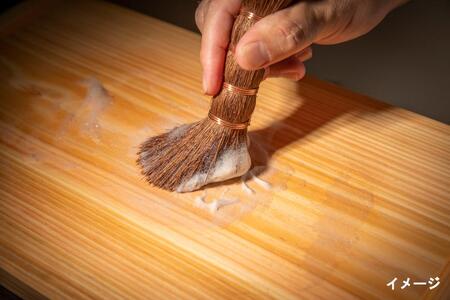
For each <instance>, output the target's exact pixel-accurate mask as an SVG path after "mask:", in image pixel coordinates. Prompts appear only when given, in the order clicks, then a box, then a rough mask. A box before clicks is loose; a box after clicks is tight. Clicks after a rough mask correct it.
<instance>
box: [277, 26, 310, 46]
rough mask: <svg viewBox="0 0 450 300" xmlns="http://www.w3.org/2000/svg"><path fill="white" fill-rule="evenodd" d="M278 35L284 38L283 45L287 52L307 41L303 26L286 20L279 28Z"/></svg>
mask: <svg viewBox="0 0 450 300" xmlns="http://www.w3.org/2000/svg"><path fill="white" fill-rule="evenodd" d="M277 33H278V34H279V35H280V36H281V37H282V40H283V41H284V42H283V45H281V46H282V47H283V48H285V49H286V50H292V49H295V48H297V47H298V46H299V45H301V44H302V42H303V41H304V39H305V30H304V28H303V26H302V24H300V23H298V22H295V21H292V20H289V21H288V20H286V21H284V22H283V23H281V24H280V25H279V26H278V27H277Z"/></svg>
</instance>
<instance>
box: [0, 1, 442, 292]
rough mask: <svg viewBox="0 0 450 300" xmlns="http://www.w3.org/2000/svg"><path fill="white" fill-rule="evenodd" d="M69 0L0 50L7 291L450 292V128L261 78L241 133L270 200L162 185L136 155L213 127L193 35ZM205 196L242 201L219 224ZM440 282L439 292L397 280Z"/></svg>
mask: <svg viewBox="0 0 450 300" xmlns="http://www.w3.org/2000/svg"><path fill="white" fill-rule="evenodd" d="M67 2H68V3H65V4H57V5H56V6H54V7H53V8H51V9H49V10H48V12H47V13H45V14H42V15H41V16H40V17H39V18H37V19H36V20H34V21H33V22H31V23H30V22H27V23H28V24H27V25H25V26H23V27H21V28H18V29H17V30H16V31H15V33H11V34H9V35H7V36H6V37H4V38H2V39H1V40H0V99H1V101H0V152H1V155H0V176H1V178H0V179H1V180H0V268H1V272H0V275H1V276H0V284H2V285H5V286H6V287H7V288H9V289H11V290H12V291H14V292H16V293H17V294H19V295H23V296H24V297H26V298H43V297H48V298H53V299H57V298H77V299H83V298H104V299H116V298H122V299H125V298H126V299H138V298H146V299H175V298H176V299H181V298H199V299H222V298H228V299H247V298H252V299H256V298H260V299H272V298H277V299H355V298H363V299H390V298H395V299H418V298H421V297H427V298H431V299H438V298H441V299H445V298H446V297H447V299H448V297H449V294H448V287H449V284H448V280H449V278H448V272H449V271H448V269H449V254H450V242H449V239H450V238H449V228H450V217H449V211H450V207H449V200H450V128H449V126H448V125H445V124H442V123H439V122H436V121H433V120H431V119H428V118H425V117H423V116H420V115H418V114H415V113H412V112H409V111H406V110H403V109H400V108H396V107H391V106H388V105H386V104H383V103H381V102H377V101H375V100H372V99H368V98H367V97H364V96H361V95H358V94H355V93H352V92H349V91H346V90H344V89H342V88H339V87H336V86H334V85H331V84H328V83H325V82H321V81H319V80H316V79H313V78H306V79H304V80H302V81H301V82H299V83H295V82H290V81H287V80H282V79H275V80H274V79H270V80H268V81H267V82H264V83H263V84H262V86H261V89H260V95H259V97H258V102H257V108H256V111H255V114H254V115H253V120H252V126H251V127H250V130H251V137H252V149H253V150H252V151H253V152H252V153H253V155H254V157H255V158H257V159H258V162H257V164H260V165H262V166H263V167H262V168H259V169H260V170H262V172H261V174H260V175H259V177H260V178H262V179H263V180H266V181H267V182H269V183H270V184H271V185H272V187H271V188H270V189H265V188H263V187H261V186H259V185H257V182H255V180H253V179H252V180H249V181H248V185H249V186H250V188H252V189H253V190H254V191H255V193H254V194H247V193H246V192H244V190H243V189H242V187H241V183H240V181H239V180H231V181H229V182H227V183H225V184H218V185H214V186H212V187H208V188H207V189H206V190H205V191H198V192H194V193H188V194H175V193H169V192H165V191H162V190H158V189H155V188H152V187H151V186H149V185H147V183H146V182H145V181H144V180H142V178H141V175H140V174H139V170H138V169H137V167H136V166H135V163H134V160H135V158H136V157H135V151H136V146H137V145H138V144H139V143H140V142H141V141H143V140H144V139H145V137H147V136H150V135H153V134H157V133H161V132H164V131H165V130H167V129H170V128H172V127H173V126H175V125H179V124H182V123H188V122H192V121H195V120H198V119H200V118H203V117H204V116H206V113H207V110H208V104H209V103H208V100H209V98H208V97H206V96H204V95H202V93H201V81H200V78H201V66H200V64H199V46H200V37H199V36H198V35H196V34H194V33H191V32H188V31H186V30H183V29H180V28H178V27H175V26H173V25H169V24H167V23H164V22H161V21H158V20H155V19H152V18H149V17H146V16H143V15H140V14H138V13H135V12H131V11H128V10H125V9H123V8H120V7H118V6H114V5H111V4H107V3H101V2H94V1H67ZM349 67H351V66H349ZM361 76H364V74H361ZM93 78H95V79H93ZM96 82H97V83H99V84H100V83H101V84H102V86H103V87H104V88H105V90H102V89H101V88H99V86H96V85H95V83H96ZM374 84H377V83H376V82H374ZM108 95H109V96H108ZM99 101H100V102H99ZM102 101H103V102H102ZM204 193H206V201H212V200H214V199H217V198H218V197H219V196H220V195H221V194H223V193H225V195H224V197H233V198H236V199H239V200H240V202H239V203H236V204H233V205H228V206H226V207H224V208H222V209H219V210H218V211H217V212H216V213H211V212H209V211H207V210H204V209H202V208H199V207H197V206H196V205H195V203H196V198H197V197H199V196H202V195H204ZM435 276H439V277H440V281H441V284H440V286H438V287H437V288H436V289H434V290H430V289H429V286H412V285H411V286H410V287H408V288H405V289H400V286H399V284H401V281H402V280H404V279H405V280H406V278H407V277H410V278H411V281H427V280H428V279H429V278H430V277H435ZM395 277H397V278H398V281H397V285H396V287H395V290H394V291H392V290H391V289H390V287H388V286H386V284H387V283H388V282H389V281H390V280H392V279H393V278H395Z"/></svg>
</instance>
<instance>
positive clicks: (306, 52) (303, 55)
mask: <svg viewBox="0 0 450 300" xmlns="http://www.w3.org/2000/svg"><path fill="white" fill-rule="evenodd" d="M312 54H313V53H312V48H311V47H306V48H305V49H303V50H302V51H300V52H299V53H297V54H295V55H294V56H295V57H296V58H297V59H298V60H300V61H301V62H305V61H307V60H308V59H311V57H312Z"/></svg>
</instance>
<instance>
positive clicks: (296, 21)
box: [236, 2, 320, 70]
mask: <svg viewBox="0 0 450 300" xmlns="http://www.w3.org/2000/svg"><path fill="white" fill-rule="evenodd" d="M318 19H319V18H318V17H317V13H316V12H315V11H313V7H312V6H311V5H310V4H309V3H308V2H300V3H298V4H296V5H294V6H292V7H289V8H286V9H283V10H281V11H278V12H276V13H274V14H272V15H269V16H267V17H265V18H263V19H262V20H261V21H259V22H257V23H256V24H255V25H253V27H251V28H250V29H249V30H248V31H247V32H246V33H245V34H244V36H243V37H242V38H241V39H240V41H239V43H238V45H237V46H236V61H237V63H238V64H239V65H240V66H241V67H242V68H244V69H247V70H254V69H259V68H263V67H266V66H268V65H271V64H273V63H276V62H279V61H281V60H284V59H286V58H288V57H290V56H291V55H294V54H295V53H297V52H299V51H301V50H303V49H304V48H306V47H308V46H309V45H311V44H312V42H313V41H314V39H315V37H316V36H317V32H319V30H320V28H319V27H320V26H319V24H320V22H318Z"/></svg>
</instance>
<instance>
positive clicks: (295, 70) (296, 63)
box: [264, 56, 306, 81]
mask: <svg viewBox="0 0 450 300" xmlns="http://www.w3.org/2000/svg"><path fill="white" fill-rule="evenodd" d="M305 72H306V70H305V65H304V64H303V62H302V61H300V60H299V59H298V58H297V57H296V56H291V57H289V58H287V59H285V60H282V61H280V62H278V63H276V64H273V65H271V66H269V67H266V72H265V74H264V78H267V77H286V78H289V79H292V80H295V81H297V80H300V79H302V78H303V77H304V76H305Z"/></svg>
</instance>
